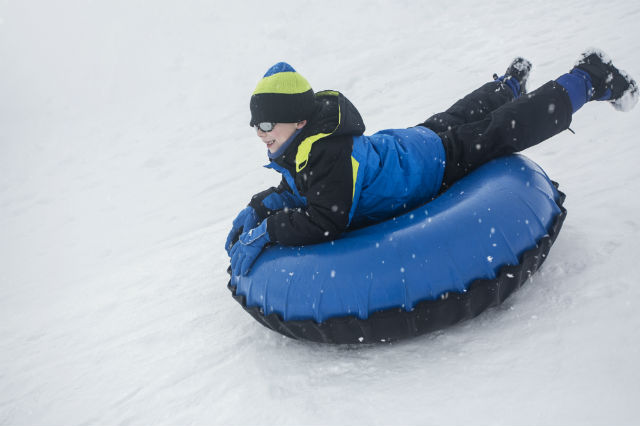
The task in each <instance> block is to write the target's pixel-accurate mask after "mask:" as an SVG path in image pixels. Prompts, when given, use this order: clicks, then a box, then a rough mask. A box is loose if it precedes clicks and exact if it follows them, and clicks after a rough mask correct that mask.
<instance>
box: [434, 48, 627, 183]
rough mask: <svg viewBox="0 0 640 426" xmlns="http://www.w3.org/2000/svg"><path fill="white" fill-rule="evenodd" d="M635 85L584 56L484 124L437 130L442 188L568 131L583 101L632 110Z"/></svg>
mask: <svg viewBox="0 0 640 426" xmlns="http://www.w3.org/2000/svg"><path fill="white" fill-rule="evenodd" d="M639 92H640V91H639V90H638V86H637V84H636V82H635V81H634V80H633V79H632V78H631V77H629V76H628V75H627V74H626V73H625V72H624V71H620V70H619V69H618V68H616V67H615V66H614V65H613V63H612V62H611V60H609V59H608V58H606V55H604V54H603V53H602V52H599V51H591V52H585V53H584V54H583V56H582V58H581V59H580V60H579V61H578V63H577V65H576V66H575V67H574V68H573V69H572V70H571V72H570V73H568V74H565V75H563V76H561V77H560V78H558V79H557V80H556V81H550V82H548V83H547V84H545V85H544V86H542V87H540V88H539V89H537V90H535V91H533V92H532V93H531V94H529V95H526V96H522V97H520V98H519V99H517V100H515V101H514V102H510V103H507V104H504V105H503V106H501V107H500V108H498V109H496V110H495V111H493V112H491V113H490V114H489V115H487V116H486V117H485V118H484V119H483V120H481V121H478V122H474V123H466V124H463V125H460V126H458V127H454V128H451V129H448V130H446V131H444V132H440V133H439V136H440V138H441V139H442V144H443V145H444V148H445V153H446V165H445V171H444V179H443V187H445V188H446V187H447V186H449V185H451V184H452V183H453V182H455V181H456V180H458V179H460V178H461V177H462V176H464V175H465V174H467V173H468V172H469V171H471V170H473V169H474V168H476V167H478V166H480V165H482V164H484V163H486V162H487V161H489V160H491V159H493V158H496V157H499V156H502V155H507V154H511V153H513V152H518V151H522V150H524V149H526V148H529V147H531V146H533V145H536V144H538V143H540V142H542V141H544V140H545V139H548V138H550V137H551V136H553V135H555V134H557V133H560V132H561V131H563V130H565V129H567V128H568V127H569V124H570V123H571V115H572V114H573V113H574V112H575V111H577V110H578V109H579V108H580V107H581V106H582V105H584V103H585V102H588V101H591V100H605V101H608V102H611V103H612V104H613V106H614V107H615V108H617V109H622V110H630V109H631V108H633V106H634V105H635V104H636V103H637V102H638V97H639V95H640V94H639Z"/></svg>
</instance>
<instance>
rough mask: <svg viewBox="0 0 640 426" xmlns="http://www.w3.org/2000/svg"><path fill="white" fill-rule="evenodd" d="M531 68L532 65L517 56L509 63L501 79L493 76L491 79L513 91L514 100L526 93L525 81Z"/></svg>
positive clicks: (495, 75)
mask: <svg viewBox="0 0 640 426" xmlns="http://www.w3.org/2000/svg"><path fill="white" fill-rule="evenodd" d="M531 67H533V65H532V64H531V62H530V61H528V60H526V59H525V58H523V57H520V56H518V57H517V58H515V59H514V60H513V61H511V64H510V65H509V67H508V68H507V70H506V71H505V73H504V75H503V76H502V77H498V75H497V74H494V75H493V79H494V80H498V81H501V82H502V83H503V84H506V85H507V86H509V87H510V88H511V90H513V93H514V95H515V98H518V97H519V96H520V95H524V94H525V93H527V80H528V79H529V73H530V72H531Z"/></svg>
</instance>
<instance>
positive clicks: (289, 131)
mask: <svg viewBox="0 0 640 426" xmlns="http://www.w3.org/2000/svg"><path fill="white" fill-rule="evenodd" d="M306 124H307V121H306V120H303V121H300V122H299V123H276V125H275V126H274V127H273V130H271V131H270V132H263V131H262V130H260V129H259V128H258V129H257V130H256V131H257V133H258V137H259V138H260V139H261V140H262V142H264V143H265V144H266V145H267V149H268V150H269V152H271V153H275V152H277V151H278V149H280V147H281V146H282V145H283V144H284V143H285V142H286V141H287V140H289V138H290V137H291V135H293V134H294V133H295V132H296V130H298V129H302V128H303V127H304V126H305V125H306Z"/></svg>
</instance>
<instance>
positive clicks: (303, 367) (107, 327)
mask: <svg viewBox="0 0 640 426" xmlns="http://www.w3.org/2000/svg"><path fill="white" fill-rule="evenodd" d="M639 21H640V3H638V2H637V1H635V0H629V1H612V2H601V1H588V0H580V1H578V0H574V1H553V2H552V1H548V2H547V1H536V0H533V1H526V2H511V1H506V0H496V1H492V2H473V1H470V0H461V1H456V2H426V1H425V2H420V1H409V0H399V1H394V2H390V1H379V0H378V1H375V0H353V1H338V0H325V1H323V2H295V1H285V0H271V1H269V2H259V1H247V2H219V1H210V2H207V1H196V0H186V1H156V2H145V1H141V0H126V1H125V0H112V1H106V0H104V1H99V0H94V1H90V0H59V1H56V2H49V1H45V0H2V1H0V57H1V58H2V60H1V61H0V76H2V78H1V80H0V129H1V134H0V137H1V139H0V365H1V366H2V367H1V368H0V424H2V425H37V426H39V425H60V424H64V425H106V424H110V425H111V424H112V425H116V424H117V425H150V424H153V425H165V424H166V425H177V424H195V425H204V424H229V425H236V424H237V425H244V424H255V425H271V424H278V425H316V424H341V425H361V424H404V425H429V424H451V425H463V424H464V425H466V424H477V425H524V424H527V425H528V424H538V425H556V424H563V425H602V424H616V425H632V424H637V423H638V415H637V410H636V405H637V401H638V400H639V399H640V367H639V364H638V360H639V359H640V313H639V312H638V311H639V308H640V285H639V280H638V272H637V269H636V267H637V266H638V254H639V248H638V241H640V215H639V213H640V209H639V207H640V201H639V198H638V187H639V182H640V168H639V167H638V160H640V143H638V139H637V128H638V123H639V120H638V118H639V116H640V115H639V114H640V108H636V109H635V110H633V111H631V112H629V113H620V112H617V111H615V110H614V109H613V108H612V107H611V106H610V105H608V104H606V103H597V104H596V103H590V104H587V105H586V106H585V107H584V108H583V109H582V110H581V111H579V113H578V114H576V116H575V117H574V121H573V123H572V126H571V127H572V129H573V130H575V131H576V133H577V134H576V135H573V134H571V133H570V132H564V133H563V134H561V135H558V136H556V137H555V138H553V139H552V140H550V141H548V142H546V143H544V144H543V145H540V146H538V147H535V148H533V149H530V150H528V151H527V152H526V155H528V156H529V157H530V158H532V159H533V160H534V161H536V162H537V163H539V164H540V165H541V166H542V167H543V168H545V170H546V171H547V173H548V174H549V175H550V176H551V177H552V178H553V179H555V180H557V181H559V182H560V184H561V189H562V190H563V191H564V192H566V193H567V196H568V198H567V201H566V204H565V205H566V207H567V208H568V210H569V215H568V217H567V221H566V222H565V225H564V229H563V231H562V232H561V233H560V236H559V238H558V240H557V242H556V244H555V246H554V247H553V248H552V250H551V253H550V256H549V258H548V260H547V261H546V263H545V265H544V267H543V268H542V270H541V271H539V273H538V274H536V275H535V277H534V278H533V279H532V280H531V281H530V282H529V283H528V284H527V285H526V286H525V287H524V288H522V289H521V290H520V291H518V292H517V293H516V294H515V295H514V296H512V297H511V298H510V299H508V300H507V301H506V302H505V303H504V304H503V305H502V306H500V307H499V308H496V309H492V310H490V311H488V312H486V313H484V314H483V315H481V316H479V317H478V318H476V319H474V320H472V321H468V322H465V323H463V324H460V325H458V326H455V327H452V328H449V329H447V330H445V331H442V332H438V333H434V334H430V335H426V336H422V337H419V338H416V339H412V340H409V341H403V342H400V343H396V344H389V345H379V346H378V345H376V346H365V347H335V346H326V345H319V344H310V343H304V342H298V341H294V340H290V339H287V338H283V337H281V336H280V335H278V334H276V333H274V332H271V331H269V330H267V329H265V328H263V327H262V326H261V325H259V324H258V323H257V322H255V321H254V320H253V319H252V318H251V317H250V316H249V315H247V314H246V313H245V312H244V311H243V310H242V309H241V308H240V306H239V305H238V304H237V303H236V302H235V301H234V300H232V298H231V297H230V295H229V292H228V290H227V289H226V283H227V274H226V272H225V270H226V267H227V264H228V258H227V256H226V253H225V252H224V249H223V244H224V240H225V237H226V234H227V231H228V228H229V225H230V223H231V220H232V219H233V217H234V216H235V214H236V212H238V211H239V210H240V209H241V208H242V207H243V206H244V205H245V204H246V203H247V201H248V200H249V197H250V196H251V195H252V194H253V193H255V192H257V191H259V190H262V189H264V188H266V187H268V186H271V185H274V184H276V183H277V180H278V176H277V175H276V174H274V173H273V172H270V171H268V170H264V169H262V168H261V167H259V166H260V165H262V164H264V163H265V162H266V151H265V149H264V147H263V146H261V145H260V143H259V141H258V139H257V138H256V136H255V134H254V132H252V130H251V129H250V128H249V126H248V122H249V111H248V104H249V95H250V93H251V91H252V90H253V88H254V87H255V84H256V83H257V81H258V79H259V78H260V77H261V76H262V74H263V73H264V72H265V70H266V69H267V68H268V67H269V66H270V65H272V64H273V63H275V62H278V61H281V60H285V61H288V62H290V63H291V64H292V65H293V66H294V67H296V68H297V69H298V71H300V72H301V73H302V74H303V75H304V76H305V77H307V79H308V80H309V81H310V82H311V84H312V85H313V87H314V88H315V89H316V90H320V89H338V90H341V91H342V92H343V93H345V94H346V95H347V96H348V97H349V98H350V99H351V100H352V101H353V102H354V104H355V105H356V106H357V107H358V108H359V110H360V112H361V113H362V115H363V117H364V118H365V123H366V124H367V127H368V132H369V133H373V132H374V131H376V130H379V129H383V128H387V127H403V126H410V125H413V124H415V123H418V122H419V121H422V120H424V119H425V118H426V117H427V116H428V115H430V114H432V113H435V112H438V111H440V110H442V109H444V108H446V107H447V106H449V105H450V104H451V103H452V102H453V101H455V100H456V99H458V98H459V97H461V96H463V95H464V94H466V93H467V92H468V91H470V90H472V89H474V88H475V87H477V86H479V85H480V84H482V83H483V82H485V81H487V80H489V79H490V78H491V76H492V74H493V73H494V72H497V73H501V72H503V71H504V69H506V67H507V65H508V64H509V62H510V61H511V59H512V58H513V57H515V56H517V55H522V56H524V57H525V58H528V59H530V60H531V61H532V62H533V64H534V67H533V71H532V76H531V78H530V80H529V87H530V88H535V87H537V86H539V85H541V84H543V83H544V82H546V81H548V80H550V79H553V78H556V77H557V76H559V75H560V74H562V73H564V72H566V71H568V69H569V68H570V66H571V65H572V64H573V63H574V62H575V60H576V59H577V58H578V57H579V54H580V53H581V51H582V50H583V49H585V48H587V47H589V46H597V47H599V48H601V49H603V50H604V51H605V52H607V53H608V54H609V55H610V56H611V57H612V58H613V59H614V61H615V63H617V64H619V65H620V66H621V67H622V68H624V69H625V70H627V71H628V72H629V73H630V74H631V75H633V76H635V77H636V78H639V77H640V56H639V55H638V52H639V51H640V42H639V41H638V40H640V29H639V28H640V27H639V26H638V22H639Z"/></svg>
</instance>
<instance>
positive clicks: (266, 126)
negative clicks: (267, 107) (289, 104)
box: [253, 121, 276, 133]
mask: <svg viewBox="0 0 640 426" xmlns="http://www.w3.org/2000/svg"><path fill="white" fill-rule="evenodd" d="M253 127H254V128H255V129H256V131H257V130H258V129H260V130H262V131H263V132H265V133H269V132H270V131H272V130H273V128H274V127H276V123H269V122H268V121H264V122H262V123H258V124H256V125H254V126H253Z"/></svg>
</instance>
